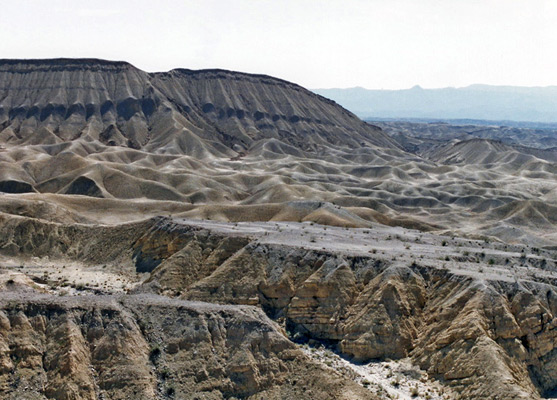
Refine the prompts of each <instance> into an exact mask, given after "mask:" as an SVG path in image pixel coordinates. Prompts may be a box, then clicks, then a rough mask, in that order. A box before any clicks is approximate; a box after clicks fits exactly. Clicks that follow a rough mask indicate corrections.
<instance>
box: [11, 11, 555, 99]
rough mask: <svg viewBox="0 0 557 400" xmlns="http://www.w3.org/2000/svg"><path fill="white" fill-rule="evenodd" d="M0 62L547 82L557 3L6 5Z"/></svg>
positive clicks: (351, 82) (400, 80) (376, 80)
mask: <svg viewBox="0 0 557 400" xmlns="http://www.w3.org/2000/svg"><path fill="white" fill-rule="evenodd" d="M1 5H2V7H1V12H0V58H54V57H87V58H91V57H93V58H103V59H110V60H125V61H129V62H131V63H132V64H133V65H135V66H136V67H138V68H140V69H143V70H145V71H149V72H155V71H168V70H170V69H173V68H179V67H180V68H190V69H204V68H223V69H230V70H236V71H243V72H251V73H261V74H266V75H272V76H276V77H279V78H282V79H286V80H289V81H293V82H295V83H298V84H300V85H302V86H304V87H307V88H313V89H316V88H333V87H338V88H345V87H355V86H361V87H365V88H368V89H404V88H410V87H412V86H414V85H420V86H422V87H424V88H439V87H462V86H467V85H470V84H475V83H483V84H492V85H516V86H549V85H557V0H481V1H480V0H274V1H273V0H228V1H225V0H182V1H178V0H159V1H153V0H149V1H146V0H134V1H117V0H112V1H105V0H88V1H80V0H72V1H62V0H49V1H44V0H17V1H16V0H4V1H2V4H1Z"/></svg>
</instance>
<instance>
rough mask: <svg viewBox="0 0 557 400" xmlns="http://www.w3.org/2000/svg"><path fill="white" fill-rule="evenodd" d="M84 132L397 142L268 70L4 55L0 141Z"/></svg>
mask: <svg viewBox="0 0 557 400" xmlns="http://www.w3.org/2000/svg"><path fill="white" fill-rule="evenodd" d="M81 138H83V139H85V140H86V141H88V142H91V141H100V142H102V143H103V144H105V145H112V146H123V147H131V148H135V149H144V150H147V151H149V152H158V153H174V154H187V155H192V156H195V157H200V158H204V157H206V156H207V155H218V156H223V155H224V156H225V157H233V156H235V155H236V153H235V152H234V151H233V150H232V149H235V150H238V151H245V150H247V149H248V148H250V147H251V146H252V145H253V144H254V143H255V142H257V141H259V140H261V139H278V140H282V141H284V142H286V143H288V144H289V145H293V146H295V147H297V148H298V149H301V150H304V151H314V150H315V149H316V147H318V146H331V145H334V146H343V147H349V148H359V147H362V146H372V147H375V146H380V147H389V148H393V147H394V148H398V145H396V144H394V142H393V141H392V140H391V139H389V138H388V137H387V136H386V135H384V134H383V133H382V132H381V130H380V129H378V128H376V127H372V126H370V125H368V124H365V123H364V122H362V121H361V120H359V119H358V118H357V117H356V116H355V115H353V114H352V113H350V112H349V111H347V110H345V109H344V108H342V107H340V106H339V105H337V104H336V103H334V102H333V101H331V100H327V99H325V98H323V97H321V96H319V95H316V94H314V93H312V92H310V91H308V90H306V89H304V88H302V87H301V86H298V85H296V84H293V83H289V82H286V81H284V80H281V79H277V78H272V77H269V76H266V75H255V74H245V73H238V72H232V71H225V70H200V71H192V70H187V69H176V70H172V71H169V72H161V73H147V72H145V71H142V70H140V69H138V68H136V67H134V66H133V65H131V64H129V63H127V62H122V61H106V60H97V59H66V58H59V59H52V60H0V143H1V142H5V143H11V144H56V143H61V142H69V141H75V140H77V139H81Z"/></svg>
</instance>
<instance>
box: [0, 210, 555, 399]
mask: <svg viewBox="0 0 557 400" xmlns="http://www.w3.org/2000/svg"><path fill="white" fill-rule="evenodd" d="M3 226H4V228H3V232H2V233H3V234H2V237H3V238H4V239H3V241H2V242H1V243H0V248H1V249H2V250H0V251H1V252H2V254H3V255H4V257H5V261H4V265H5V266H6V267H5V268H6V271H18V272H19V273H21V272H23V273H25V272H26V271H28V272H27V273H28V274H31V275H30V276H32V277H33V274H35V275H34V276H35V277H37V276H38V277H41V276H42V275H41V274H40V273H39V272H40V271H50V273H51V274H52V272H53V271H52V269H49V267H48V265H49V263H50V264H51V265H53V266H54V265H59V264H64V265H66V264H68V263H70V262H71V261H72V260H73V261H74V262H75V261H78V262H79V263H80V265H81V267H80V268H81V271H82V272H80V273H79V274H85V273H87V270H89V269H94V268H95V264H97V262H96V259H97V256H96V254H97V252H100V253H106V254H107V257H106V258H105V259H104V260H102V259H100V258H98V262H99V263H107V264H108V267H107V266H106V265H105V268H106V270H113V271H120V273H122V274H123V273H124V272H125V271H126V270H128V272H130V270H133V268H135V269H136V271H138V272H141V274H140V275H136V277H135V282H136V283H135V284H134V285H133V286H134V287H133V288H129V289H128V290H130V289H131V290H132V292H134V293H144V294H143V295H139V297H135V296H131V297H130V299H147V300H148V301H147V300H142V301H147V302H148V303H149V304H153V305H151V306H148V307H147V306H145V307H147V308H148V310H147V309H146V308H144V303H142V302H141V301H139V300H126V299H128V297H127V296H124V298H123V299H124V300H121V302H123V303H122V304H123V305H124V306H126V307H127V310H128V311H129V310H134V311H133V312H132V314H134V315H135V318H139V319H140V320H141V321H143V322H142V323H140V322H137V324H139V325H140V326H141V324H145V321H151V322H149V323H148V324H147V325H149V324H154V325H153V326H152V328H151V329H152V330H151V331H150V332H151V334H152V335H154V336H152V337H151V336H149V335H148V334H146V333H145V329H146V328H144V327H143V328H141V329H143V335H147V336H148V338H147V339H145V340H146V341H147V342H148V343H149V344H150V345H151V344H152V343H153V342H156V343H164V346H166V350H165V353H164V355H165V356H167V355H168V354H167V353H169V352H170V354H172V351H174V350H169V349H170V347H172V346H174V345H171V343H173V341H174V340H178V339H174V338H179V337H182V335H183V334H185V333H184V332H183V333H177V331H176V332H174V331H172V332H173V333H168V336H165V337H162V336H157V335H159V334H160V333H159V331H161V330H162V331H164V332H166V330H172V329H182V328H180V327H182V326H183V324H182V322H179V321H182V320H181V319H180V317H179V316H178V315H181V312H180V311H175V310H174V307H179V305H180V304H182V303H180V302H179V301H174V300H172V301H170V300H168V301H167V300H163V298H159V297H152V296H153V295H151V294H146V293H158V294H165V295H166V296H170V297H181V298H183V299H187V300H190V301H203V302H210V303H220V304H233V305H237V306H242V307H244V306H255V307H257V308H259V309H260V310H262V312H264V313H265V314H266V315H267V317H270V318H271V319H274V320H275V321H276V322H278V323H279V324H282V326H284V328H285V329H286V330H287V331H288V332H289V335H290V337H291V339H292V340H294V341H298V342H305V341H308V340H309V341H310V342H314V343H316V342H321V343H325V344H327V345H329V346H331V347H332V348H333V349H335V350H336V351H337V352H339V353H341V354H344V355H345V356H348V357H349V358H350V359H352V360H354V361H360V362H362V361H369V360H371V359H401V358H406V357H409V358H410V359H411V360H413V362H414V363H415V364H416V365H417V366H419V367H420V368H422V369H423V370H425V371H426V372H427V374H428V376H429V377H430V378H432V379H436V380H437V381H438V382H440V383H441V384H442V385H445V386H447V387H448V388H450V390H451V391H452V393H455V395H454V396H455V397H454V398H461V399H485V398H489V399H496V398H505V399H507V398H508V399H511V398H514V399H532V398H540V395H541V394H544V393H546V392H549V391H551V390H553V389H554V388H555V387H556V386H557V374H556V372H555V371H557V370H556V369H555V363H556V362H557V361H556V360H557V359H556V358H555V351H554V343H555V337H556V331H555V326H557V325H556V324H557V322H556V321H557V318H556V317H557V309H556V304H557V303H555V300H554V299H555V298H557V290H556V289H555V282H556V279H557V272H556V271H557V264H556V262H557V255H556V254H555V253H554V252H553V251H551V250H542V249H536V248H529V247H526V246H509V245H505V244H502V243H488V242H486V241H475V240H467V239H458V238H450V237H442V236H441V237H440V236H436V235H434V234H426V233H423V232H419V231H412V230H404V229H401V228H390V227H385V226H381V225H373V226H371V227H370V228H365V229H349V230H347V229H346V228H335V227H330V226H329V227H327V226H321V225H312V224H310V223H303V224H294V223H285V222H283V223H273V222H270V223H259V224H254V223H237V224H233V223H228V224H226V223H215V222H209V221H207V222H202V221H197V222H186V221H182V220H175V221H172V220H170V219H164V218H158V219H154V220H151V221H145V222H141V223H136V224H131V225H123V226H114V227H98V228H93V227H91V226H82V228H80V229H83V230H84V232H85V231H87V233H83V234H82V233H79V230H78V231H76V228H75V225H74V226H68V225H59V224H52V223H46V222H37V220H30V219H25V218H18V219H12V218H11V217H10V218H9V220H8V221H6V222H5V223H4V224H3ZM48 231H50V232H52V234H51V235H42V234H40V232H48ZM116 234H117V235H118V236H119V238H120V240H119V241H118V245H117V246H115V247H114V248H115V251H117V252H118V254H119V257H118V258H115V257H114V256H113V255H112V256H111V255H109V253H108V252H107V250H103V246H104V245H106V243H109V242H110V241H111V240H112V239H111V238H113V237H114V235H116ZM22 238H31V242H32V243H34V247H29V246H30V244H29V243H31V242H29V241H27V240H23V239H22ZM64 241H65V242H66V243H65V244H63V245H62V244H60V246H61V248H64V249H66V251H65V252H57V250H56V249H57V245H55V243H63V242H64ZM49 242H50V243H51V244H50V245H49V246H50V248H52V249H53V250H52V251H51V252H48V253H47V252H44V250H43V249H44V248H45V245H44V244H45V243H49ZM84 245H86V246H87V251H77V249H80V248H81V247H82V246H84ZM70 249H71V250H70ZM47 254H49V255H50V256H51V258H48V259H46V258H45V256H46V255H47ZM26 255H33V256H35V257H40V259H35V260H33V259H26V258H25V256H26ZM89 255H94V257H93V258H90V257H89ZM6 257H7V258H6ZM14 257H15V258H14ZM22 257H23V258H22ZM111 258H112V260H113V261H111ZM10 259H11V260H16V259H17V260H22V261H21V263H22V264H24V265H25V266H24V267H23V268H22V269H21V268H17V266H16V265H14V266H13V267H11V268H10V267H9V266H8V262H9V260H10ZM12 262H13V261H12ZM38 264H42V265H43V269H42V270H40V269H38V267H37V265H38ZM52 268H54V267H52ZM103 269H104V268H103ZM132 272H133V271H132ZM10 273H13V272H10ZM34 279H35V280H37V278H34ZM43 282H45V284H46V286H44V287H45V289H44V290H46V291H48V292H51V293H52V294H56V293H67V292H65V290H66V289H65V288H64V284H63V283H62V284H61V282H60V281H57V280H56V279H55V277H54V276H47V277H46V280H44V279H43ZM83 286H84V287H83ZM75 287H76V288H78V292H76V293H75V294H76V295H79V294H86V293H94V292H96V291H98V289H97V288H94V287H87V286H86V285H82V284H79V282H78V283H77V284H76V285H75ZM104 291H105V293H110V292H111V291H121V289H118V288H117V287H116V285H114V289H110V288H109V287H104ZM70 294H71V293H70ZM142 296H143V297H142ZM6 298H7V299H11V297H9V296H8V297H6ZM51 298H52V296H51ZM77 298H79V299H81V296H77ZM88 299H89V298H88ZM157 299H158V300H157ZM6 301H8V300H6ZM18 301H19V300H18ZM29 301H31V302H35V301H38V300H37V298H35V297H31V298H29ZM41 301H42V300H41ZM49 301H54V300H49ZM60 301H63V302H64V301H65V300H60ZM71 301H76V302H78V303H79V302H81V301H92V300H71ZM71 301H70V304H71ZM111 301H112V300H111ZM128 301H129V302H131V303H126V302H128ZM8 303H9V304H12V305H17V301H16V302H14V301H8ZM57 304H58V303H57ZM111 304H112V303H111ZM129 304H131V305H129ZM160 304H164V305H165V306H167V307H166V308H165V309H164V311H160V312H159V311H158V307H161V306H160ZM183 304H186V303H183ZM203 304H206V303H203ZM155 305H156V306H155ZM184 307H185V306H184ZM196 307H197V306H196ZM203 307H208V308H210V307H213V306H208V305H206V306H203ZM230 310H235V309H234V307H232V308H230ZM240 310H250V311H249V312H250V313H256V314H253V315H254V316H255V317H254V318H255V319H259V318H263V317H262V315H263V314H257V312H256V311H254V309H252V308H247V309H243V308H241V309H240ZM174 312H177V313H178V314H177V316H176V317H173V315H174V314H173V313H174ZM243 312H248V311H243ZM161 314H162V315H165V316H168V318H169V319H164V318H163V319H160V320H159V319H158V318H159V316H160V315H161ZM250 315H251V314H250ZM161 318H162V317H161ZM152 319H153V320H152ZM81 320H83V318H81ZM171 320H173V321H175V325H173V324H172V323H171ZM157 321H158V322H157ZM161 321H166V322H161ZM157 324H160V325H157ZM174 326H175V328H174ZM159 327H160V328H159ZM246 329H247V330H245V331H242V332H246V333H247V332H248V331H249V330H250V329H251V328H246ZM256 331H257V330H256ZM244 335H245V334H244ZM154 337H156V338H158V339H154ZM250 340H251V339H250ZM277 340H278V339H277ZM283 340H286V339H283ZM286 343H289V342H286ZM242 346H243V345H242ZM250 346H251V345H250ZM284 346H286V344H285V345H284ZM289 346H290V347H288V346H287V347H286V348H289V349H290V348H291V346H292V345H291V344H290V345H289ZM172 348H173V347H172ZM194 348H195V347H194ZM252 348H253V346H252ZM257 349H258V351H260V350H261V349H260V347H257ZM292 349H293V347H292ZM269 351H270V350H265V351H263V354H267V353H268V352H269ZM279 353H280V351H279ZM143 357H145V355H143ZM254 357H256V359H257V355H254ZM277 357H278V358H279V359H281V358H280V356H277ZM283 361H284V360H283ZM204 362H208V363H209V364H210V362H211V361H210V359H206V360H205V361H204ZM284 362H285V364H288V365H291V363H290V361H284ZM142 363H143V364H144V362H143V361H142ZM180 363H181V361H179V360H178V359H177V358H167V359H165V361H164V363H162V362H161V364H160V365H161V367H160V368H163V367H162V365H165V366H166V367H167V368H169V369H170V370H172V371H179V370H180V371H181V370H182V369H183V368H184V367H183V366H182V364H180ZM289 363H290V364H289ZM155 364H156V363H155ZM157 365H158V364H156V365H155V367H156V368H159V367H158V366H157ZM203 365H205V364H203ZM265 365H267V364H265ZM156 368H155V369H156ZM205 368H209V367H205ZM257 368H262V371H263V370H265V371H268V370H267V369H265V368H270V367H268V366H258V367H257ZM293 368H294V367H293ZM296 368H297V367H296ZM186 369H187V368H186ZM294 369H295V368H294ZM273 371H274V370H273ZM246 373H247V372H246ZM250 373H252V375H251V376H252V378H253V379H256V378H255V377H254V376H259V378H258V379H261V380H262V382H266V383H264V384H263V383H261V384H260V385H263V386H264V387H266V388H267V387H273V388H274V389H272V390H278V389H277V388H276V387H275V386H273V385H277V384H278V383H280V382H284V380H283V378H280V377H273V376H274V375H273V376H272V377H268V376H267V375H268V374H267V373H265V374H263V372H261V373H256V372H253V371H252V372H250ZM274 373H275V372H273V374H274ZM277 373H278V372H277ZM285 373H286V372H285ZM316 373H317V372H316ZM173 374H178V372H173ZM258 374H259V375H258ZM155 375H156V374H155ZM212 375H213V373H209V374H208V376H212ZM263 375H265V377H263ZM219 376H220V375H219ZM280 376H282V375H280ZM227 377H229V375H228V374H223V375H222V379H227ZM155 378H156V376H155V377H154V378H153V377H151V378H150V379H155ZM252 378H250V379H252ZM180 379H182V378H180ZM188 379H189V378H188ZM207 379H209V378H207ZM266 379H267V380H266ZM339 379H340V378H339ZM155 381H156V379H155ZM155 381H153V382H155ZM186 381H187V382H189V381H188V380H187V379H186V378H183V380H179V381H178V382H180V383H179V385H178V386H180V385H186V384H185V383H183V382H186ZM145 382H151V381H149V380H148V379H147V378H145ZM157 382H158V383H157V384H156V385H155V386H153V385H154V384H152V383H150V385H151V386H149V385H147V383H146V384H145V385H146V387H147V386H149V387H151V388H153V387H156V388H160V387H161V382H160V379H159V381H157ZM337 382H339V383H338V384H339V385H341V383H342V382H344V383H342V385H347V383H346V382H345V381H342V379H341V380H340V381H337ZM200 384H201V383H200ZM157 385H158V386H157ZM188 385H190V384H189V383H188V384H187V385H186V386H185V387H188V388H189V387H190V386H188ZM219 385H221V386H219ZM219 385H217V386H216V389H214V390H217V391H218V392H219V393H226V390H231V389H225V388H224V387H225V386H226V385H224V386H222V384H219ZM250 385H256V384H255V383H253V382H252V383H250ZM163 386H164V385H163ZM263 386H257V385H256V387H258V388H260V387H263ZM191 387H195V386H191ZM37 390H38V389H37ZM142 390H143V389H142ZM145 390H147V389H145ZM149 390H151V389H149ZM188 390H190V389H188ZM192 390H193V389H192ZM196 390H197V389H196ZM212 390H213V389H212ZM233 390H234V391H235V392H237V393H239V392H238V391H243V390H246V389H239V388H238V387H235V388H234V389H233ZM253 390H255V389H253ZM257 390H259V389H257ZM261 390H263V389H261ZM269 390H271V389H269ZM354 390H355V389H354ZM271 392H272V393H275V392H273V391H271ZM242 393H244V392H242ZM245 393H247V392H245ZM253 393H255V392H254V391H252V392H251V394H253ZM362 393H364V394H361V393H360V394H358V395H357V396H356V397H355V398H365V396H369V395H371V392H362ZM277 396H279V398H291V397H288V396H290V394H288V395H286V394H285V393H282V394H277ZM281 396H282V397H281ZM318 396H320V395H317V394H316V397H311V398H319V397H318ZM358 396H364V397H358ZM294 398H295V397H294Z"/></svg>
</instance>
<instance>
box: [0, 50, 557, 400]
mask: <svg viewBox="0 0 557 400" xmlns="http://www.w3.org/2000/svg"><path fill="white" fill-rule="evenodd" d="M384 128H385V130H382V129H380V128H378V127H376V126H373V125H370V124H367V123H365V122H363V121H361V120H359V119H358V118H356V117H355V116H354V115H353V114H351V113H350V112H348V111H347V110H345V109H343V108H342V107H340V106H338V105H337V104H336V103H334V102H332V101H330V100H328V99H325V98H323V97H320V96H318V95H315V94H313V93H311V92H309V91H307V90H305V89H303V88H301V87H299V86H298V85H295V84H292V83H289V82H285V81H282V80H280V79H276V78H272V77H268V76H262V75H250V74H243V73H237V72H231V71H222V70H204V71H191V70H183V69H177V70H173V71H169V72H164V73H146V72H144V71H141V70H139V69H137V68H135V67H133V66H132V65H130V64H128V63H125V62H112V61H103V60H65V59H59V60H0V397H2V398H6V399H41V400H42V399H65V400H69V399H91V400H93V399H96V400H98V399H173V398H175V399H240V398H242V399H243V398H248V399H302V398H303V399H317V400H320V399H368V398H369V399H376V398H399V399H410V398H424V399H428V398H429V399H493V400H495V399H539V398H551V396H552V393H554V392H555V390H556V388H557V350H556V348H557V347H556V343H557V330H556V329H557V288H556V282H557V265H556V262H557V179H556V175H557V167H556V164H555V162H556V161H557V152H556V151H555V149H554V148H552V147H549V144H548V143H550V141H548V140H546V139H547V138H545V136H542V135H541V134H540V135H537V136H536V135H534V137H528V138H525V137H523V136H524V135H526V133H525V132H524V131H520V130H514V131H509V130H503V129H502V130H500V131H499V130H497V129H496V128H494V127H491V128H490V129H489V132H484V134H482V133H476V134H475V136H474V135H472V136H474V137H470V135H469V134H468V133H466V132H464V133H463V131H462V130H460V131H458V132H455V131H449V130H446V129H445V127H437V128H436V127H423V126H420V127H416V126H411V125H407V124H402V123H401V124H396V123H389V124H385V125H384ZM506 134H510V135H512V137H511V139H509V140H507V141H505V142H502V141H499V140H494V139H500V138H501V137H503V136H505V135H506ZM544 138H545V139H544ZM528 146H531V147H528Z"/></svg>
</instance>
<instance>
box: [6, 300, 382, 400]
mask: <svg viewBox="0 0 557 400" xmlns="http://www.w3.org/2000/svg"><path fill="white" fill-rule="evenodd" d="M0 303H1V304H0V307H1V311H0V349H1V351H0V395H1V396H2V398H5V399H43V398H44V399H46V398H49V399H99V398H106V399H130V398H133V399H161V398H183V399H195V398H199V396H201V397H203V398H209V399H223V398H231V397H236V398H271V399H279V398H301V397H304V396H310V398H316V399H336V398H346V399H349V398H373V397H372V396H370V395H369V393H366V391H365V390H364V389H362V388H361V387H359V386H357V385H355V384H353V383H352V382H350V381H346V380H343V379H342V378H340V376H338V375H334V374H332V372H331V371H327V370H324V369H322V368H321V367H319V366H318V365H315V364H312V363H311V362H309V361H308V359H307V358H306V357H305V356H304V355H303V354H302V353H301V351H300V350H298V349H297V347H296V346H295V345H294V344H293V343H292V342H290V341H289V340H288V339H287V338H286V337H285V336H284V334H283V333H282V332H281V331H280V330H279V329H278V327H277V326H276V325H275V324H274V323H272V322H271V321H270V320H268V318H267V317H266V316H265V315H264V314H263V313H262V312H261V311H259V310H258V309H256V308H252V307H238V306H234V307H232V306H217V305H210V304H204V303H191V302H186V301H178V300H170V299H168V298H162V297H157V296H122V297H102V296H101V297H99V296H97V297H81V298H60V297H56V296H49V295H40V294H37V293H32V292H30V291H25V292H24V293H22V292H21V290H12V291H3V292H2V298H1V300H0ZM300 396H301V397H300ZM354 396H356V397H354Z"/></svg>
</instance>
